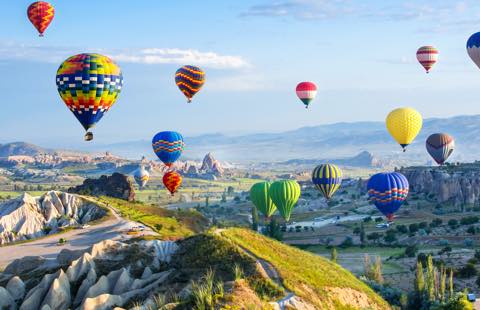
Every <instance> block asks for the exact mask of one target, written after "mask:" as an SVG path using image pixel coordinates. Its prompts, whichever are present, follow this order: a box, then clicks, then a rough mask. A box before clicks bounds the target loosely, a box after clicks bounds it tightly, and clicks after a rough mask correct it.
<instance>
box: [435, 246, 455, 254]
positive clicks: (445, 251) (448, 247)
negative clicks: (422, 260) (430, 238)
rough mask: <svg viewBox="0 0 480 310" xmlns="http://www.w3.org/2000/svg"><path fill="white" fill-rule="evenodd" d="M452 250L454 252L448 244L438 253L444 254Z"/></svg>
mask: <svg viewBox="0 0 480 310" xmlns="http://www.w3.org/2000/svg"><path fill="white" fill-rule="evenodd" d="M450 252H452V247H451V246H448V245H447V246H446V247H444V248H443V249H441V250H440V251H439V252H438V255H442V254H444V253H450Z"/></svg>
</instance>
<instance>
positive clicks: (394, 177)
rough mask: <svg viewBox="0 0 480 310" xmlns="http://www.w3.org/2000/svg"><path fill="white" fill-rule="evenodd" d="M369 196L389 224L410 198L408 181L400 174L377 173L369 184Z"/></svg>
mask: <svg viewBox="0 0 480 310" xmlns="http://www.w3.org/2000/svg"><path fill="white" fill-rule="evenodd" d="M367 189H368V196H369V198H370V201H372V202H373V203H374V204H375V206H376V207H377V209H378V210H379V211H380V212H381V213H382V214H383V215H385V217H386V218H387V219H388V221H389V222H392V221H393V217H394V214H395V212H397V211H398V209H399V208H400V206H401V205H402V204H403V202H404V201H405V199H407V196H408V180H407V178H406V177H405V176H404V175H403V174H401V173H399V172H390V173H385V172H383V173H377V174H375V175H373V176H372V177H371V178H370V180H368V184H367Z"/></svg>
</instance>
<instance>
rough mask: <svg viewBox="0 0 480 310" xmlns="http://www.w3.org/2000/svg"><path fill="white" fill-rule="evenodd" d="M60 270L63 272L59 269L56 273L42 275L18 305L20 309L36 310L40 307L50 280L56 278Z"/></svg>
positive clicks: (50, 283)
mask: <svg viewBox="0 0 480 310" xmlns="http://www.w3.org/2000/svg"><path fill="white" fill-rule="evenodd" d="M60 272H62V273H63V271H62V270H61V269H60V270H59V271H57V272H56V273H53V274H47V275H45V276H44V277H43V279H42V281H40V283H39V284H38V285H37V286H35V287H34V288H32V289H31V290H30V291H29V292H28V293H27V296H26V297H25V300H24V301H23V303H22V305H21V306H20V310H37V309H40V305H41V304H42V301H43V299H44V297H45V294H46V293H47V292H48V290H49V289H50V286H51V285H52V282H53V281H54V280H55V279H56V278H58V276H59V275H60Z"/></svg>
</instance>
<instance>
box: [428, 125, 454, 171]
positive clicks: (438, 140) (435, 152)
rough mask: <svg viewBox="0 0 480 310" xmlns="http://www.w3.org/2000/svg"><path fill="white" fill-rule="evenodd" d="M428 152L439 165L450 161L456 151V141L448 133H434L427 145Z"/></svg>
mask: <svg viewBox="0 0 480 310" xmlns="http://www.w3.org/2000/svg"><path fill="white" fill-rule="evenodd" d="M425 145H426V148H427V152H428V154H430V156H432V158H433V159H434V160H435V161H436V162H437V164H439V165H443V163H444V162H445V161H446V160H447V159H448V157H449V156H450V155H451V154H452V153H453V150H454V149H455V140H454V139H453V138H452V137H451V136H450V135H448V134H446V133H434V134H433V135H430V136H429V137H428V138H427V141H426V143H425Z"/></svg>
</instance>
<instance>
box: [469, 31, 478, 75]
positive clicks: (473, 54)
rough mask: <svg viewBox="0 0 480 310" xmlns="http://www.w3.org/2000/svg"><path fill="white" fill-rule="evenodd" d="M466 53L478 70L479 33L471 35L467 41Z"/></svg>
mask: <svg viewBox="0 0 480 310" xmlns="http://www.w3.org/2000/svg"><path fill="white" fill-rule="evenodd" d="M467 53H468V56H470V58H471V59H472V61H473V62H474V63H475V64H476V65H477V67H479V68H480V32H477V33H474V34H472V35H471V36H470V38H469V39H468V41H467Z"/></svg>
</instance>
